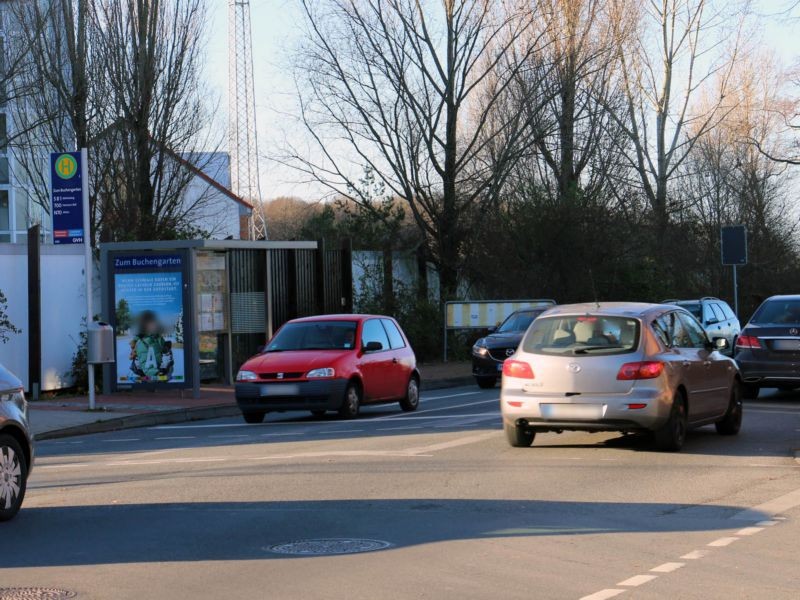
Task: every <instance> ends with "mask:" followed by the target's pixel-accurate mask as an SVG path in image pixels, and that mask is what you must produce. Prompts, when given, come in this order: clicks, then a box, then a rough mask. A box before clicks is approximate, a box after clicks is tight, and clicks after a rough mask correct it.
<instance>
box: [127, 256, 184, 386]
mask: <svg viewBox="0 0 800 600" xmlns="http://www.w3.org/2000/svg"><path fill="white" fill-rule="evenodd" d="M182 261H183V257H182V256H181V255H147V256H116V257H114V302H115V307H114V308H115V316H116V319H115V321H116V336H117V338H116V349H117V367H116V368H117V373H116V379H117V384H119V385H131V384H137V383H148V384H149V383H184V382H185V380H186V372H185V370H186V366H185V360H184V315H183V266H182Z"/></svg>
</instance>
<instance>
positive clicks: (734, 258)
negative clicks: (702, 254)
mask: <svg viewBox="0 0 800 600" xmlns="http://www.w3.org/2000/svg"><path fill="white" fill-rule="evenodd" d="M720 250H721V252H722V264H723V265H731V266H732V267H733V311H734V312H735V313H736V316H737V317H738V316H739V281H738V274H737V268H738V267H739V266H740V265H746V264H747V229H746V228H745V226H744V225H731V226H729V227H723V228H722V230H721V235H720Z"/></svg>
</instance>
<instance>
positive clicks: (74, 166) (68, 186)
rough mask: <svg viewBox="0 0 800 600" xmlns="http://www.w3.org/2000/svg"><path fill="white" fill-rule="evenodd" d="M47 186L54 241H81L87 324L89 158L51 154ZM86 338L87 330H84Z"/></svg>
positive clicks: (89, 294)
mask: <svg viewBox="0 0 800 600" xmlns="http://www.w3.org/2000/svg"><path fill="white" fill-rule="evenodd" d="M50 190H51V194H52V198H51V200H52V205H53V243H54V244H83V248H84V258H85V265H84V274H85V280H86V327H87V331H88V328H89V325H90V324H91V323H92V321H94V314H93V310H92V271H93V266H92V246H91V239H90V229H89V228H90V219H89V216H90V215H89V161H88V153H87V151H86V148H82V149H81V151H80V152H53V153H51V154H50ZM87 340H88V334H87ZM86 368H87V375H88V376H87V380H88V387H89V410H94V409H95V396H94V365H93V364H90V363H88V362H87V364H86Z"/></svg>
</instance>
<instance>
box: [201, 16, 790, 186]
mask: <svg viewBox="0 0 800 600" xmlns="http://www.w3.org/2000/svg"><path fill="white" fill-rule="evenodd" d="M207 2H208V7H209V25H208V27H209V31H208V33H209V40H208V69H207V78H208V81H209V83H210V84H211V89H212V91H213V93H214V94H215V95H216V97H217V98H218V99H219V101H220V111H219V115H218V117H219V123H218V125H219V126H220V128H224V127H226V126H227V105H228V93H227V83H228V0H207ZM793 2H794V0H756V1H755V2H754V3H753V4H754V9H755V10H756V11H757V12H758V13H759V14H762V15H764V16H765V17H767V16H769V17H770V18H765V24H766V29H765V32H764V34H763V39H764V40H765V41H764V46H766V47H772V48H773V49H774V50H775V53H776V55H777V57H778V59H779V60H780V61H781V62H783V63H784V64H786V65H788V64H792V63H794V62H796V61H797V60H798V59H799V58H800V33H799V30H800V20H797V19H795V20H793V19H789V18H787V17H786V16H785V15H784V16H776V15H779V13H780V11H781V10H783V9H785V8H786V7H787V6H788V5H791V4H792V3H793ZM795 13H796V14H795V15H794V16H795V17H796V18H797V17H800V10H796V11H795ZM251 19H252V26H253V64H254V81H255V93H256V110H257V114H256V120H257V122H258V135H259V149H260V153H261V154H262V155H263V154H267V153H269V152H271V151H272V150H274V149H275V147H277V146H279V145H280V143H281V140H282V139H283V136H284V130H283V127H284V126H285V124H286V123H287V119H285V118H281V116H280V111H281V110H290V109H291V106H292V103H293V94H294V90H293V84H292V77H291V70H290V68H289V64H290V52H291V50H292V49H293V48H294V47H296V45H297V44H298V42H299V41H300V39H301V34H302V31H301V25H300V22H301V15H300V12H299V8H298V0H251ZM226 144H227V140H225V142H224V145H226ZM260 171H261V190H262V195H263V197H264V198H265V199H268V198H272V197H275V196H278V195H298V196H307V195H309V194H310V193H313V192H312V191H311V189H310V188H309V187H308V186H307V185H303V184H298V183H297V182H296V175H295V174H294V173H293V172H291V171H288V170H286V169H283V168H278V167H276V166H275V165H270V164H269V161H267V160H265V159H263V158H262V159H260ZM293 180H294V181H293Z"/></svg>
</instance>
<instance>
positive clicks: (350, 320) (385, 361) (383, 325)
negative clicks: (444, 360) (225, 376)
mask: <svg viewBox="0 0 800 600" xmlns="http://www.w3.org/2000/svg"><path fill="white" fill-rule="evenodd" d="M419 384H420V375H419V371H418V370H417V360H416V358H415V356H414V351H413V350H412V349H411V344H410V343H409V342H408V338H406V336H405V334H404V333H403V331H402V330H401V329H400V326H399V325H398V324H397V321H395V320H394V319H392V318H390V317H383V316H378V315H325V316H319V317H307V318H304V319H295V320H293V321H289V322H288V323H286V324H285V325H284V326H283V327H281V328H280V329H279V330H278V332H277V333H276V334H275V337H273V338H272V339H271V340H270V341H269V343H268V344H267V346H266V348H265V349H264V351H263V352H262V353H261V354H258V355H256V356H254V357H252V358H250V359H249V360H247V361H246V362H245V363H244V364H243V365H242V367H241V369H240V370H239V373H238V374H237V375H236V402H237V403H238V404H239V408H240V409H241V411H242V415H243V416H244V420H245V421H247V422H248V423H260V422H261V421H263V420H264V415H265V414H266V413H268V412H271V411H278V412H280V411H285V410H308V411H310V412H311V413H312V414H314V415H315V416H322V415H324V414H325V412H326V411H329V410H331V411H333V410H335V411H337V412H338V413H339V415H340V416H341V417H344V418H348V419H351V418H354V417H356V416H357V415H358V411H359V409H360V407H361V405H362V404H367V403H386V402H399V403H400V407H401V408H402V409H403V410H405V411H413V410H416V409H417V406H418V405H419Z"/></svg>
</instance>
